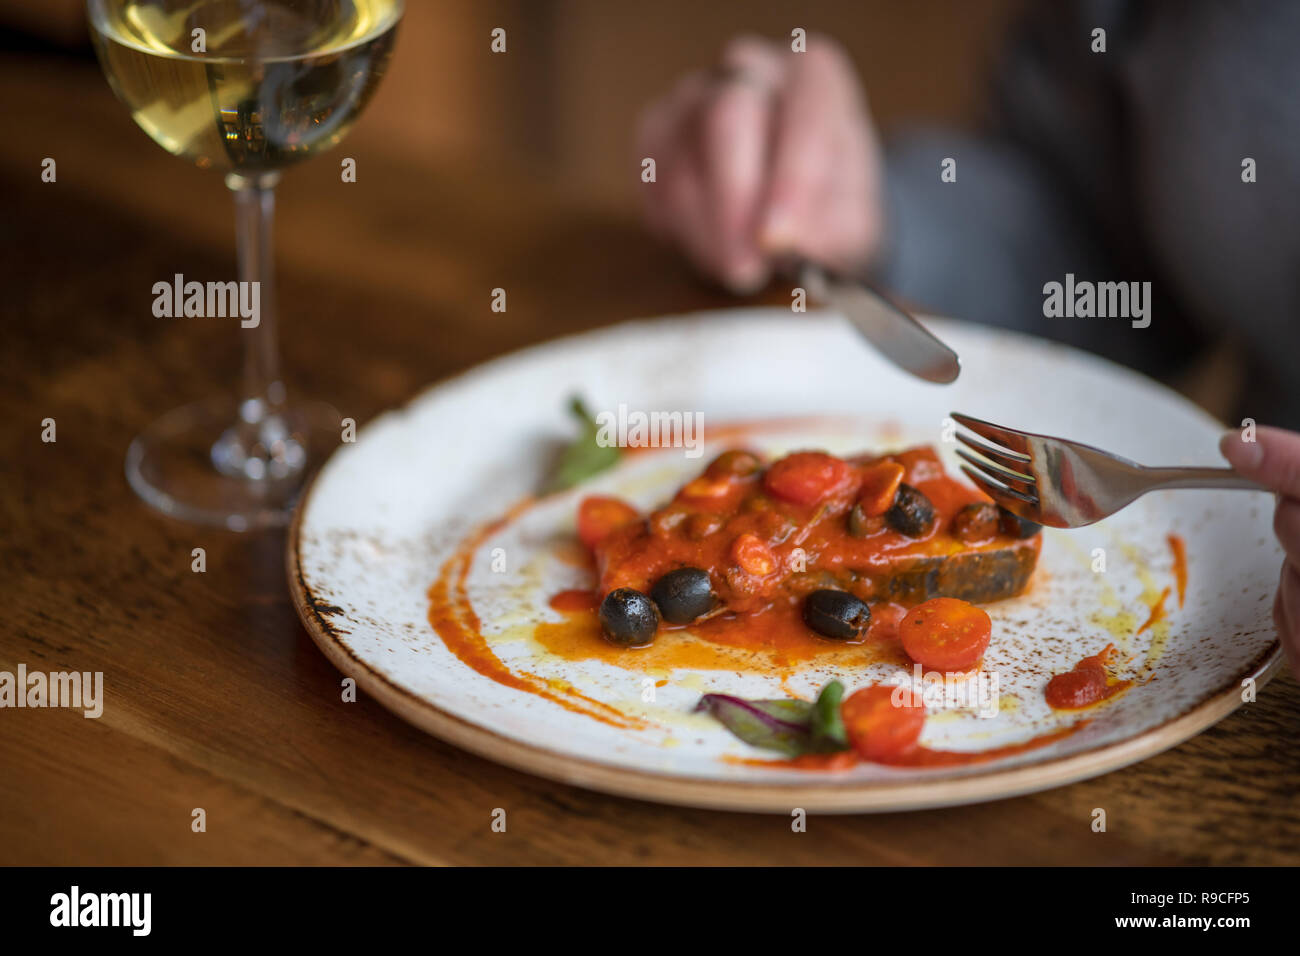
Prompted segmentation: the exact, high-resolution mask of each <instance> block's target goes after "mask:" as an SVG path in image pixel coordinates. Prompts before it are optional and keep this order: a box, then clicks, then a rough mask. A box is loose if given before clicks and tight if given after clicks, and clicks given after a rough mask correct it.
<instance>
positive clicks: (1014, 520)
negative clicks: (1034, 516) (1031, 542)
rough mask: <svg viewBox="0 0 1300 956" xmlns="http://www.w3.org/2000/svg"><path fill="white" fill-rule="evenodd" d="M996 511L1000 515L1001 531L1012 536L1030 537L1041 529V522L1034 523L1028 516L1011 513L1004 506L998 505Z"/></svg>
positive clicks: (1019, 537)
mask: <svg viewBox="0 0 1300 956" xmlns="http://www.w3.org/2000/svg"><path fill="white" fill-rule="evenodd" d="M998 511H999V513H1000V514H1001V515H1002V521H1001V524H1002V533H1003V534H1006V535H1010V536H1011V537H1013V538H1017V539H1021V540H1023V539H1024V538H1032V537H1033V536H1034V535H1036V534H1038V532H1040V531H1042V530H1043V526H1042V525H1041V524H1036V523H1035V522H1033V521H1030V520H1029V519H1028V518H1022V517H1020V515H1013V514H1012V513H1011V512H1010V511H1008V510H1007V509H1006V508H1004V507H1002V506H1001V505H998Z"/></svg>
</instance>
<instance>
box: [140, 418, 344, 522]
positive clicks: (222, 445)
mask: <svg viewBox="0 0 1300 956" xmlns="http://www.w3.org/2000/svg"><path fill="white" fill-rule="evenodd" d="M251 411H253V410H252V409H250V408H248V406H247V404H244V405H242V406H241V404H240V403H239V402H236V401H235V400H233V399H230V398H215V399H210V400H208V401H203V402H196V403H195V404H193V405H186V406H184V407H182V408H177V409H175V410H173V411H171V412H168V413H167V414H166V415H164V416H163V417H162V418H160V419H158V420H157V421H155V422H154V423H153V424H151V425H150V426H149V427H148V428H147V429H145V430H144V431H143V432H142V433H141V434H140V435H139V436H138V437H137V438H136V439H135V440H134V441H133V442H131V447H130V448H128V449H127V452H126V479H127V481H128V482H130V484H131V487H132V488H133V489H135V493H136V494H138V495H139V496H140V497H141V498H143V499H144V500H145V501H146V502H148V503H149V504H150V505H152V506H153V507H154V508H157V509H158V510H159V511H161V512H163V513H165V514H168V515H171V516H172V517H173V518H178V519H180V520H182V521H193V522H196V523H199V524H206V525H215V526H217V527H221V528H227V529H229V530H230V531H249V530H252V529H254V528H270V527H279V526H282V525H285V524H288V522H289V517H290V515H291V514H292V512H293V506H294V504H295V502H296V501H297V500H298V495H299V493H300V492H301V491H302V489H303V486H304V485H305V484H306V481H307V479H308V478H309V477H310V476H311V475H312V473H313V472H315V470H316V469H317V468H318V467H319V466H320V465H321V463H322V462H323V461H324V460H325V458H326V457H328V455H329V454H330V452H332V451H333V450H334V449H335V448H337V447H338V445H339V442H340V440H341V436H342V422H341V419H340V418H339V413H338V411H336V410H335V409H334V408H333V407H332V406H330V405H328V404H326V403H324V402H299V403H295V404H294V405H292V406H290V407H289V409H288V410H287V411H285V412H284V413H282V414H280V415H276V416H272V417H268V418H265V419H262V420H255V421H254V423H253V424H249V422H248V418H250V417H253V416H251V415H250V414H249V413H250V412H251Z"/></svg>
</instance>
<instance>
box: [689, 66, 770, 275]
mask: <svg viewBox="0 0 1300 956" xmlns="http://www.w3.org/2000/svg"><path fill="white" fill-rule="evenodd" d="M771 113H772V92H771V90H770V89H768V88H765V87H763V86H760V85H758V84H757V83H754V82H750V81H733V82H728V83H725V84H723V85H722V86H721V87H720V88H719V90H718V91H717V92H716V93H714V94H713V96H712V98H711V99H710V101H709V102H707V103H706V104H705V105H704V107H703V108H702V111H701V115H700V118H699V123H700V134H699V135H700V140H699V141H700V149H701V155H700V165H701V167H702V177H703V182H704V188H705V190H706V194H707V201H708V203H709V205H710V207H711V215H710V216H709V217H708V219H707V224H708V225H709V226H710V227H711V229H710V233H711V234H710V235H708V236H707V237H706V243H707V244H708V245H709V246H710V247H711V248H710V254H711V255H712V257H713V258H714V259H715V260H716V262H717V263H718V268H719V274H720V277H721V278H722V280H723V281H724V282H725V283H727V284H728V285H729V286H731V287H732V288H733V289H736V290H738V291H751V290H753V289H756V288H759V287H761V286H762V285H763V284H764V283H766V281H767V262H766V258H765V257H764V255H763V254H762V252H760V250H759V247H758V243H757V241H756V234H757V230H758V223H757V217H758V212H759V209H760V200H761V198H762V193H763V186H764V183H765V181H766V178H767V139H768V135H769V128H770V125H771V123H770V120H771Z"/></svg>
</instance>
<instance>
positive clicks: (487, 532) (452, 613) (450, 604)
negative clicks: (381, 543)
mask: <svg viewBox="0 0 1300 956" xmlns="http://www.w3.org/2000/svg"><path fill="white" fill-rule="evenodd" d="M532 504H533V500H532V499H525V500H524V501H522V502H520V503H519V504H517V505H515V507H514V508H512V509H510V511H508V512H506V514H505V515H503V516H502V517H500V518H498V519H497V520H496V521H492V522H489V523H487V524H485V525H483V526H482V527H481V528H479V529H478V530H477V531H476V532H474V533H473V534H471V535H470V536H469V537H468V538H466V539H465V540H464V541H462V542H461V544H460V546H459V547H458V548H457V549H456V551H455V553H453V554H452V556H451V557H450V558H448V559H447V560H446V562H444V563H443V566H442V568H441V569H440V570H439V572H438V577H437V579H436V580H435V581H434V582H433V584H432V586H430V588H429V595H428V596H429V623H430V624H431V625H432V626H433V629H434V631H435V632H436V633H437V634H438V636H439V637H441V638H442V641H443V643H444V644H445V645H446V646H447V649H448V650H449V651H451V652H452V653H453V654H455V655H456V657H457V658H459V659H460V661H461V662H462V663H464V664H465V665H466V666H468V667H470V668H472V669H474V670H475V671H477V672H478V673H480V674H482V675H483V676H484V677H488V678H491V679H492V680H494V681H496V682H497V683H498V684H501V685H503V686H505V687H512V688H514V689H515V690H521V691H525V692H527V693H530V694H536V695H537V696H539V697H544V698H546V699H547V700H550V701H553V702H555V703H556V704H559V705H560V706H561V707H563V708H565V709H566V710H571V711H573V712H575V713H579V714H583V715H585V716H587V717H590V718H591V719H593V720H599V721H600V722H601V723H605V724H610V725H612V726H615V727H625V728H629V729H639V728H642V727H646V726H648V724H647V722H646V721H645V720H642V719H641V718H639V717H630V716H628V715H627V714H624V713H623V712H622V711H620V710H618V709H617V708H614V707H611V706H609V705H608V704H606V703H603V702H602V701H599V700H596V699H595V698H592V697H588V696H587V695H586V694H583V693H581V692H580V691H579V690H578V689H577V688H575V687H572V686H571V685H568V684H565V683H562V682H557V681H550V680H547V679H546V678H543V677H538V676H537V675H536V674H529V673H526V672H516V671H512V670H511V669H510V668H509V667H507V666H506V665H505V663H504V662H502V660H501V658H499V657H497V655H496V654H495V653H494V652H493V650H492V648H491V646H490V645H489V644H488V642H487V640H486V638H484V636H483V630H482V623H481V622H480V621H479V617H478V615H477V614H476V613H475V612H474V607H473V605H472V604H471V603H470V600H469V593H468V589H467V588H466V584H465V581H466V579H467V578H468V576H469V570H470V567H471V566H472V565H473V562H474V555H475V553H477V551H478V549H479V547H480V546H481V545H482V544H483V542H485V541H487V540H488V538H490V537H491V536H492V535H494V534H496V533H497V532H498V531H500V530H501V529H502V528H504V527H505V526H506V525H507V524H509V523H510V522H511V521H513V520H515V519H516V518H517V517H518V516H519V515H520V514H522V513H523V512H524V511H525V510H527V509H528V508H529V507H531V506H532Z"/></svg>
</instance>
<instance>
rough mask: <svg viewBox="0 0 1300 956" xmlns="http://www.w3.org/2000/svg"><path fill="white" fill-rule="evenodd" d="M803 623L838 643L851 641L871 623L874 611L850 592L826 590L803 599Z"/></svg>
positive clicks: (814, 592)
mask: <svg viewBox="0 0 1300 956" xmlns="http://www.w3.org/2000/svg"><path fill="white" fill-rule="evenodd" d="M803 622H804V623H805V624H807V625H808V626H809V627H810V628H812V629H813V630H814V631H816V632H817V633H818V634H820V635H821V636H822V637H829V638H831V639H832V640H836V641H851V640H853V639H854V638H855V637H858V636H859V635H860V634H861V633H862V632H863V631H865V630H866V629H867V625H868V624H870V623H871V608H870V607H869V606H868V605H867V604H866V602H865V601H861V600H859V599H858V598H856V597H854V596H853V595H852V594H850V593H849V592H848V591H836V590H833V589H831V588H826V589H824V590H821V591H813V592H812V594H809V595H808V596H807V597H806V598H804V602H803Z"/></svg>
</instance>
